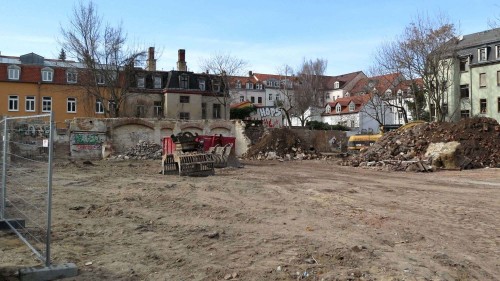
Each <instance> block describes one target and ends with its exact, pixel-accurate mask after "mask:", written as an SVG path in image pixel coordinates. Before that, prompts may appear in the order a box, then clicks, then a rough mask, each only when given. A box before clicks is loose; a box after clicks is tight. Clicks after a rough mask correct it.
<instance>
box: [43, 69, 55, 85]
mask: <svg viewBox="0 0 500 281" xmlns="http://www.w3.org/2000/svg"><path fill="white" fill-rule="evenodd" d="M52 81H54V70H53V69H52V68H49V67H45V68H42V82H52Z"/></svg>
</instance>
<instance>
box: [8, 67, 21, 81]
mask: <svg viewBox="0 0 500 281" xmlns="http://www.w3.org/2000/svg"><path fill="white" fill-rule="evenodd" d="M7 72H8V79H9V80H19V77H21V68H20V67H19V66H17V65H9V66H8V67H7Z"/></svg>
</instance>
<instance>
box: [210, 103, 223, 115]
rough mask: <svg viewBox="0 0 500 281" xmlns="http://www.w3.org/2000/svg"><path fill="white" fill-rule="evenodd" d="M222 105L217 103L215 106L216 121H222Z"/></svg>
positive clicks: (213, 110)
mask: <svg viewBox="0 0 500 281" xmlns="http://www.w3.org/2000/svg"><path fill="white" fill-rule="evenodd" d="M220 108H221V107H220V104H218V103H215V104H214V105H213V109H212V113H213V118H214V119H220V118H221V110H220Z"/></svg>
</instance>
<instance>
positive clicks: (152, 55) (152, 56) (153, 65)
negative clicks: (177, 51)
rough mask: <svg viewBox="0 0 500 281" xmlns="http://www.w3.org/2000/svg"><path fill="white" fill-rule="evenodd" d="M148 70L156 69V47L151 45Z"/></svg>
mask: <svg viewBox="0 0 500 281" xmlns="http://www.w3.org/2000/svg"><path fill="white" fill-rule="evenodd" d="M146 70H149V71H156V60H155V47H149V50H148V65H147V67H146Z"/></svg>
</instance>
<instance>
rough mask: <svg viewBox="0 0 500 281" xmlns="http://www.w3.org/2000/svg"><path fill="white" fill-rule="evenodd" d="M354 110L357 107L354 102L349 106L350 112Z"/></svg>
mask: <svg viewBox="0 0 500 281" xmlns="http://www.w3.org/2000/svg"><path fill="white" fill-rule="evenodd" d="M354 108H356V105H355V104H354V103H353V102H351V103H350V104H349V112H351V111H354Z"/></svg>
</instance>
